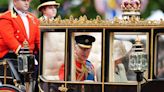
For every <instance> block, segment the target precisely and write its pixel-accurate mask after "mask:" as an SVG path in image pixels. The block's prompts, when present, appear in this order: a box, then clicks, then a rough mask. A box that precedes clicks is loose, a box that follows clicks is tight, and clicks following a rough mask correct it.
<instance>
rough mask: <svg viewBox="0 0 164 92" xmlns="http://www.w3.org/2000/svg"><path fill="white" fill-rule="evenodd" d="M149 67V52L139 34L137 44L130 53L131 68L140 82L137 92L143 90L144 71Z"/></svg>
mask: <svg viewBox="0 0 164 92" xmlns="http://www.w3.org/2000/svg"><path fill="white" fill-rule="evenodd" d="M147 68H148V58H147V53H145V52H144V48H143V44H142V43H141V40H140V38H139V37H138V36H137V38H136V40H135V44H133V47H132V51H131V53H130V55H129V70H132V71H134V72H135V73H136V80H137V82H138V86H137V90H138V91H137V92H140V91H141V81H142V80H143V78H144V77H143V73H144V72H145V71H146V70H147Z"/></svg>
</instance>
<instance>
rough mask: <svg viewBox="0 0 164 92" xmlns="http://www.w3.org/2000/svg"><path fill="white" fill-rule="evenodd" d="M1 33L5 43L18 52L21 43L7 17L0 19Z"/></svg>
mask: <svg viewBox="0 0 164 92" xmlns="http://www.w3.org/2000/svg"><path fill="white" fill-rule="evenodd" d="M0 35H1V37H2V39H3V41H4V43H5V45H6V46H7V47H8V48H9V49H11V50H13V51H14V52H16V50H17V48H18V47H19V46H20V44H19V42H18V41H17V39H16V38H15V36H14V29H13V26H12V22H11V21H10V20H8V19H5V18H3V19H0Z"/></svg>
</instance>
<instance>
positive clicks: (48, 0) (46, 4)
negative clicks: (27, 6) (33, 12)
mask: <svg viewBox="0 0 164 92" xmlns="http://www.w3.org/2000/svg"><path fill="white" fill-rule="evenodd" d="M59 6H60V4H59V3H57V2H56V1H54V0H41V4H40V5H39V6H38V8H37V9H38V10H39V11H40V12H41V13H42V16H41V17H40V18H39V20H48V19H52V20H53V19H54V18H55V17H56V14H57V8H58V7H59Z"/></svg>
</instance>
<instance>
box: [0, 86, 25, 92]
mask: <svg viewBox="0 0 164 92" xmlns="http://www.w3.org/2000/svg"><path fill="white" fill-rule="evenodd" d="M0 92H23V91H21V90H20V89H19V88H17V87H15V86H13V85H9V84H5V85H1V86H0Z"/></svg>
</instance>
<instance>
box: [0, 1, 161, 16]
mask: <svg viewBox="0 0 164 92" xmlns="http://www.w3.org/2000/svg"><path fill="white" fill-rule="evenodd" d="M11 1H12V0H1V2H0V13H2V12H4V11H6V10H8V9H9V8H11V7H12V5H11V4H10V2H11ZM121 1H122V0H56V2H58V3H60V7H59V8H58V15H60V16H61V17H62V19H64V18H68V17H69V16H70V15H73V16H74V17H75V18H78V17H79V16H82V15H86V16H87V17H88V19H92V18H95V17H96V16H97V15H100V16H101V17H102V18H103V19H108V18H112V17H111V16H119V13H118V14H117V12H118V11H119V10H120V2H121ZM141 2H143V5H141V6H143V7H144V8H145V9H143V10H142V13H141V17H142V18H144V19H147V18H148V19H149V18H152V16H154V15H153V14H157V15H159V16H162V18H163V16H164V14H163V12H164V7H163V6H164V0H141ZM39 4H40V2H39V0H32V2H31V8H30V10H29V11H30V12H33V13H34V14H35V15H36V16H37V17H39V16H40V14H39V12H38V11H37V10H36V9H37V6H38V5H39ZM156 18H158V17H156Z"/></svg>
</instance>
